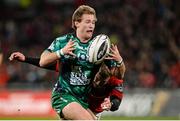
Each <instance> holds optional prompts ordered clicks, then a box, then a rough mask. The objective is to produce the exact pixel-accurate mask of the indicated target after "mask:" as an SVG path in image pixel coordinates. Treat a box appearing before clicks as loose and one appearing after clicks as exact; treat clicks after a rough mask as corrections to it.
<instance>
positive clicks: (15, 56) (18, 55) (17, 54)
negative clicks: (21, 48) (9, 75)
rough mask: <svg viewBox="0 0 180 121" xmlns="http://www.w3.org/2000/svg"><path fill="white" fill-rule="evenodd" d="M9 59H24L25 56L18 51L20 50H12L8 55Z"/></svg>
mask: <svg viewBox="0 0 180 121" xmlns="http://www.w3.org/2000/svg"><path fill="white" fill-rule="evenodd" d="M9 60H10V61H13V60H18V61H25V56H24V55H23V54H22V53H20V52H13V53H12V54H11V55H10V56H9Z"/></svg>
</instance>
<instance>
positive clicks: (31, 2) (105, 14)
mask: <svg viewBox="0 0 180 121" xmlns="http://www.w3.org/2000/svg"><path fill="white" fill-rule="evenodd" d="M15 1H18V0H15ZM21 1H23V2H21V3H20V2H17V3H16V2H14V3H11V2H12V1H9V2H8V1H6V0H4V1H1V2H0V41H1V42H0V44H1V51H2V53H3V63H2V64H1V66H0V86H1V87H5V88H11V87H13V88H14V87H21V88H27V87H31V88H32V87H33V88H36V87H37V88H40V87H42V88H49V87H51V86H52V84H53V83H54V82H55V81H56V78H57V74H56V73H55V72H53V71H48V70H45V69H40V68H37V67H35V66H32V65H28V64H24V63H19V62H9V61H8V57H9V56H10V54H11V53H12V52H15V51H20V52H22V53H24V54H25V55H26V56H30V57H40V54H41V53H42V52H43V50H44V49H46V48H47V47H48V45H50V43H51V42H52V41H53V40H54V39H55V38H56V37H58V36H61V35H63V34H66V33H69V32H73V30H72V29H71V17H72V14H73V12H74V10H75V9H76V8H77V6H78V5H81V4H87V5H90V6H92V7H94V8H95V10H96V12H97V18H98V21H97V23H96V29H95V35H97V34H100V33H104V34H107V35H108V36H109V37H110V39H111V41H112V43H116V44H117V45H118V48H119V50H120V53H121V55H122V57H123V59H124V62H125V64H126V68H127V71H126V74H125V79H124V80H125V86H126V88H136V87H145V88H171V89H173V88H179V87H180V19H179V17H180V8H178V6H179V5H180V2H179V0H96V1H92V0H38V1H37V0H21Z"/></svg>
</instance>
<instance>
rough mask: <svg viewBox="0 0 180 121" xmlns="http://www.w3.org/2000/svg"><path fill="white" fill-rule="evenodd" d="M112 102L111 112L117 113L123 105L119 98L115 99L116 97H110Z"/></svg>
mask: <svg viewBox="0 0 180 121" xmlns="http://www.w3.org/2000/svg"><path fill="white" fill-rule="evenodd" d="M110 101H111V104H112V106H111V109H110V111H116V110H118V109H119V106H120V104H121V100H119V99H118V98H116V97H114V96H110Z"/></svg>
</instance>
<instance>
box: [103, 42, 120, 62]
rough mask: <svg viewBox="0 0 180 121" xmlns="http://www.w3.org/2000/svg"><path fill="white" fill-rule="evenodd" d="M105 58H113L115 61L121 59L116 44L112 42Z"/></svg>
mask: <svg viewBox="0 0 180 121" xmlns="http://www.w3.org/2000/svg"><path fill="white" fill-rule="evenodd" d="M105 59H109V60H115V61H117V62H120V61H121V60H122V57H121V55H120V53H119V50H118V48H117V45H114V44H112V45H111V48H110V53H109V56H108V57H106V58H105Z"/></svg>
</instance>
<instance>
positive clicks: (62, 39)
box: [55, 33, 74, 43]
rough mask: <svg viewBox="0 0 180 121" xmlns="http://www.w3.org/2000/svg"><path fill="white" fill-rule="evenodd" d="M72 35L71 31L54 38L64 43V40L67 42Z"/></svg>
mask: <svg viewBox="0 0 180 121" xmlns="http://www.w3.org/2000/svg"><path fill="white" fill-rule="evenodd" d="M73 37H74V36H73V33H67V34H64V35H62V36H59V37H57V38H56V39H55V40H56V41H58V42H61V43H64V42H68V41H69V40H70V39H72V38H73Z"/></svg>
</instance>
